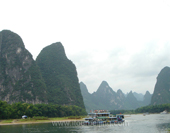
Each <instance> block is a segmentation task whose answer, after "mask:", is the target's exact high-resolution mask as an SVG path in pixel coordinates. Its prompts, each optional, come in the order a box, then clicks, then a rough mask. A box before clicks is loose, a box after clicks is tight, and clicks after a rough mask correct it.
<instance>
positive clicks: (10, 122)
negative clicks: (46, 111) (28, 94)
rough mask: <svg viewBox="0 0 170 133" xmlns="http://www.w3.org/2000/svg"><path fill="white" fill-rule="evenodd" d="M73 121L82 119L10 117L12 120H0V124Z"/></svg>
mask: <svg viewBox="0 0 170 133" xmlns="http://www.w3.org/2000/svg"><path fill="white" fill-rule="evenodd" d="M65 121H66V122H75V121H84V119H83V118H81V119H68V118H65V117H64V118H63V117H62V118H49V119H48V120H33V119H29V118H28V119H12V120H0V126H4V125H18V124H37V123H52V122H65Z"/></svg>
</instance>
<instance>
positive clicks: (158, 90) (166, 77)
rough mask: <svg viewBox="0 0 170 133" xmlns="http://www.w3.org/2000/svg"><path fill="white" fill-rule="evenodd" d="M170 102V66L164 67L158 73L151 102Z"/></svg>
mask: <svg viewBox="0 0 170 133" xmlns="http://www.w3.org/2000/svg"><path fill="white" fill-rule="evenodd" d="M164 103H170V67H164V68H163V69H162V70H161V72H160V73H159V74H158V77H157V82H156V85H155V88H154V93H153V95H152V99H151V104H152V105H156V104H164Z"/></svg>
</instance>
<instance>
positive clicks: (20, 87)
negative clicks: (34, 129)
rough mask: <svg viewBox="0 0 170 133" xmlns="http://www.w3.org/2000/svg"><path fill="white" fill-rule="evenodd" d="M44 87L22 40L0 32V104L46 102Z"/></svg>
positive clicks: (8, 32)
mask: <svg viewBox="0 0 170 133" xmlns="http://www.w3.org/2000/svg"><path fill="white" fill-rule="evenodd" d="M45 95H46V86H45V84H44V83H43V79H42V76H41V74H40V70H39V68H38V67H37V65H36V63H35V61H34V60H33V58H32V55H31V54H30V53H29V52H28V50H26V49H25V46H24V44H23V41H22V39H21V37H20V36H19V35H17V34H15V33H13V32H11V31H9V30H3V31H1V32H0V100H3V101H7V102H8V103H13V102H19V101H21V102H27V103H33V104H34V103H42V102H47V98H46V96H45Z"/></svg>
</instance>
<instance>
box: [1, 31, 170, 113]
mask: <svg viewBox="0 0 170 133" xmlns="http://www.w3.org/2000/svg"><path fill="white" fill-rule="evenodd" d="M77 75H78V74H77V70H76V66H75V65H74V64H73V62H72V61H71V60H69V59H68V58H67V56H66V53H65V50H64V47H63V45H62V44H61V43H60V42H57V43H53V44H51V45H49V46H47V47H45V48H43V49H42V51H41V52H40V53H39V55H38V56H37V59H36V60H34V59H33V58H32V55H31V53H30V52H29V51H28V50H27V49H26V48H25V46H24V43H23V41H22V38H21V37H20V36H19V35H17V34H16V33H14V32H11V31H9V30H3V31H1V32H0V100H3V101H7V102H8V103H10V104H11V103H14V102H25V103H32V104H38V103H45V104H58V105H76V106H79V107H82V108H85V107H86V110H87V111H90V110H91V109H102V110H114V109H126V110H129V109H136V108H138V107H141V106H147V105H157V104H164V103H170V67H168V66H166V67H164V68H163V69H162V70H161V71H160V73H159V74H158V76H157V82H156V84H155V88H154V93H153V95H152V94H150V93H149V91H146V93H145V95H143V94H141V93H136V92H132V91H130V92H129V93H127V94H124V93H123V92H122V90H120V89H119V90H117V92H115V91H114V90H113V89H112V88H111V87H110V86H109V84H108V83H107V81H102V83H101V84H100V85H99V87H98V89H97V91H96V92H94V93H92V94H91V93H89V92H88V89H87V86H86V85H85V84H84V83H83V82H80V83H79V79H78V76H77ZM94 82H95V81H94Z"/></svg>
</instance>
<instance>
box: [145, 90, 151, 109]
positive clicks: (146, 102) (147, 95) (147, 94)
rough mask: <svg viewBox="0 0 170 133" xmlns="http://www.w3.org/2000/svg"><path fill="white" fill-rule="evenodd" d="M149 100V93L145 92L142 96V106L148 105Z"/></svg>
mask: <svg viewBox="0 0 170 133" xmlns="http://www.w3.org/2000/svg"><path fill="white" fill-rule="evenodd" d="M151 98H152V95H151V94H150V93H149V91H146V93H145V95H144V100H143V104H144V106H146V105H149V104H150V103H151Z"/></svg>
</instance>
